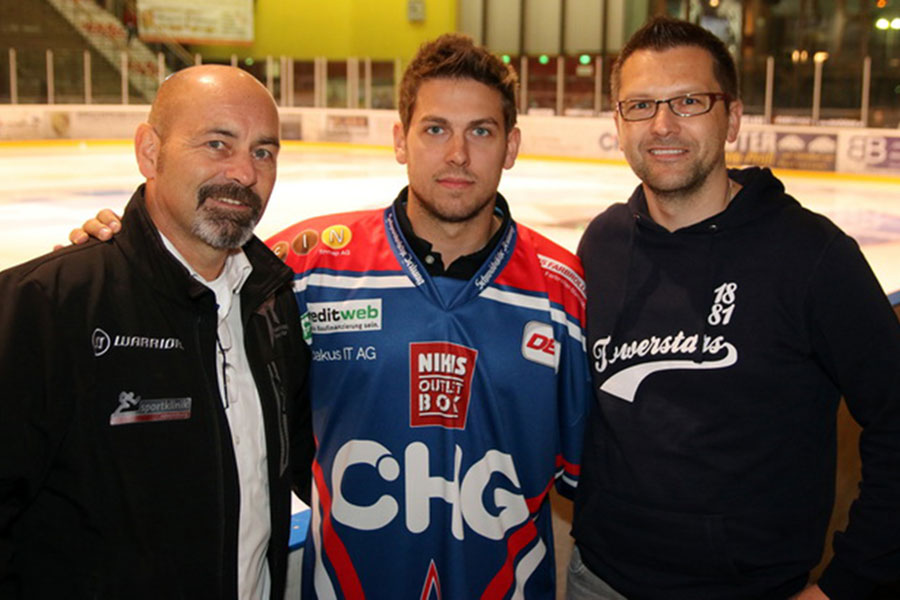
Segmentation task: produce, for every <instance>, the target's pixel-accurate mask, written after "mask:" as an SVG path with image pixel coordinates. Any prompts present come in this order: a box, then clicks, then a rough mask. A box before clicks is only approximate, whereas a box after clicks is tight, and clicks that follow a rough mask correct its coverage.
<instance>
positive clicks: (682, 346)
mask: <svg viewBox="0 0 900 600" xmlns="http://www.w3.org/2000/svg"><path fill="white" fill-rule="evenodd" d="M736 299H737V284H736V283H732V282H728V283H723V284H722V285H720V286H719V287H717V288H716V289H715V290H714V300H713V304H712V306H711V308H710V311H709V314H708V316H707V318H706V322H707V324H708V325H710V326H711V327H716V326H725V325H728V324H729V323H730V322H731V319H732V317H733V316H734V311H735V301H736ZM698 347H699V350H700V353H701V355H704V356H709V357H710V358H712V360H709V361H706V360H704V361H703V362H698V361H697V360H696V359H695V358H694V357H695V356H696V353H697V350H698ZM723 352H724V356H723V355H722V353H723ZM678 355H680V356H683V357H685V358H663V359H659V360H647V361H640V363H639V364H634V365H631V366H628V367H625V368H623V369H622V370H621V371H619V372H618V373H615V374H614V375H612V376H611V377H609V378H607V379H606V380H605V381H604V382H603V383H602V384H601V385H600V390H601V391H603V392H606V393H607V394H610V395H612V396H615V397H617V398H620V399H622V400H625V401H626V402H634V397H635V395H636V394H637V390H638V388H639V387H640V385H641V383H643V381H644V379H646V378H647V377H649V376H650V375H652V374H654V373H659V372H661V371H673V370H687V369H691V370H711V369H724V368H726V367H730V366H731V365H733V364H735V363H736V362H737V359H738V351H737V348H735V347H734V345H732V344H731V343H729V342H728V341H727V340H726V339H725V336H723V335H709V334H701V333H693V334H686V333H685V332H684V331H683V330H679V331H678V332H677V333H674V334H668V335H661V336H655V335H653V336H650V337H646V338H642V339H639V340H630V341H627V342H623V343H621V344H615V345H614V344H612V336H606V337H602V338H599V339H598V340H597V341H595V342H594V344H593V346H592V347H591V357H592V358H593V368H594V370H595V371H596V372H597V373H603V372H605V371H606V369H607V368H608V367H609V366H610V365H613V364H615V363H617V362H622V361H632V360H635V359H644V358H647V357H653V358H656V357H661V356H678Z"/></svg>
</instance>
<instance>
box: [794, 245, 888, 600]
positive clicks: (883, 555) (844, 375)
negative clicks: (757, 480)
mask: <svg viewBox="0 0 900 600" xmlns="http://www.w3.org/2000/svg"><path fill="white" fill-rule="evenodd" d="M809 302H810V315H811V319H812V323H811V326H812V339H813V343H814V349H813V351H814V353H815V356H816V358H817V359H818V360H820V361H821V364H822V366H823V369H824V370H825V371H826V372H827V373H828V375H829V377H831V378H832V381H834V382H835V384H836V385H837V386H838V388H839V389H840V391H841V393H842V394H843V395H844V399H845V401H846V402H847V407H848V408H849V410H850V413H851V414H852V415H853V418H854V419H856V421H857V422H858V423H859V424H860V425H861V426H862V428H863V431H862V435H861V437H860V455H861V457H862V482H861V484H860V494H859V497H858V498H857V499H856V501H855V502H854V503H853V505H852V506H851V508H850V522H849V525H848V527H847V529H846V531H845V532H844V533H837V534H836V535H835V539H834V550H835V555H834V559H833V560H832V562H831V563H830V564H829V565H828V567H827V568H826V570H825V572H824V574H823V575H822V578H821V579H820V581H819V585H820V587H821V588H822V590H823V591H824V592H825V593H826V594H827V595H828V596H829V598H831V600H856V599H863V598H866V597H867V596H868V595H869V593H870V592H871V591H872V590H873V589H874V588H875V587H876V585H877V584H878V583H885V582H890V581H893V580H895V579H896V578H897V577H898V576H900V324H898V321H897V318H896V315H895V314H894V312H893V310H892V309H891V307H890V304H889V303H888V301H887V299H886V297H885V295H884V293H883V291H882V289H881V287H880V286H879V284H878V281H877V280H876V279H875V276H874V274H873V273H872V270H871V269H870V268H869V265H868V264H867V263H866V261H865V259H864V258H863V256H862V254H861V252H860V250H859V247H858V246H857V245H856V242H854V241H853V240H852V239H851V238H849V237H847V236H845V235H843V234H840V235H839V236H838V237H837V238H836V239H834V240H833V242H832V243H831V244H830V246H829V247H828V249H827V250H826V252H825V254H824V256H823V260H822V261H821V263H820V264H819V265H818V266H817V268H816V271H815V273H814V275H813V280H812V287H811V296H810V298H809Z"/></svg>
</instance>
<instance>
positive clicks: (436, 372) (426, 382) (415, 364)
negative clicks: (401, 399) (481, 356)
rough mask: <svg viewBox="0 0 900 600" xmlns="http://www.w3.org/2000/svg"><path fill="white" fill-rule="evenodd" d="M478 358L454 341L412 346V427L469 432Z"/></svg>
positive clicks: (410, 414)
mask: <svg viewBox="0 0 900 600" xmlns="http://www.w3.org/2000/svg"><path fill="white" fill-rule="evenodd" d="M477 358H478V351H477V350H474V349H473V348H467V347H465V346H460V345H459V344H451V343H450V342H413V343H411V344H410V345H409V385H410V407H409V425H410V427H428V426H435V425H436V426H439V427H448V428H451V429H465V427H466V415H467V414H468V412H469V398H470V396H471V392H472V375H473V374H474V373H475V361H476V360H477Z"/></svg>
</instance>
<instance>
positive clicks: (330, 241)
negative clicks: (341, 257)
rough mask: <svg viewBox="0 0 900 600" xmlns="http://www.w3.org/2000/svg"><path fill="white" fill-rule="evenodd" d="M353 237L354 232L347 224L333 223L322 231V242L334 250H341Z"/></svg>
mask: <svg viewBox="0 0 900 600" xmlns="http://www.w3.org/2000/svg"><path fill="white" fill-rule="evenodd" d="M352 239H353V232H351V231H350V228H349V227H347V226H346V225H332V226H331V227H326V228H325V230H324V231H322V243H323V244H325V245H326V246H328V247H329V248H331V249H332V250H340V249H341V248H343V247H345V246H346V245H347V244H349V243H350V240H352Z"/></svg>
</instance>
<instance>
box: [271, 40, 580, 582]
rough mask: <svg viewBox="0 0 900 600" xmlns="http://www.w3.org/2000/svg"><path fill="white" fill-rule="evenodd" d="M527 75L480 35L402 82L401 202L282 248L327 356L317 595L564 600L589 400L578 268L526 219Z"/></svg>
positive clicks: (439, 54) (431, 58)
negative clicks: (511, 174)
mask: <svg viewBox="0 0 900 600" xmlns="http://www.w3.org/2000/svg"><path fill="white" fill-rule="evenodd" d="M515 85H516V78H515V74H514V73H513V72H512V70H511V69H509V68H508V67H507V66H506V65H504V64H503V63H502V62H501V61H500V60H499V59H498V58H497V57H494V56H492V55H491V54H490V53H488V52H487V51H485V50H484V49H483V48H480V47H478V46H475V45H474V44H473V43H472V41H471V40H469V39H468V38H465V37H463V36H459V35H445V36H442V37H440V38H438V39H437V40H435V41H433V42H431V43H428V44H425V45H423V47H422V48H421V49H420V51H419V53H418V54H417V56H416V57H415V58H414V59H413V61H412V62H411V64H410V65H409V67H408V69H407V70H406V72H405V74H404V77H403V82H402V85H401V96H400V116H401V123H399V124H397V125H396V126H395V129H394V149H395V154H396V157H397V160H398V161H399V162H400V163H402V164H405V165H407V169H408V175H409V187H407V188H405V189H404V190H402V191H401V192H400V194H399V195H398V197H397V198H396V200H395V201H394V202H393V204H392V205H391V206H389V207H387V208H386V209H382V210H373V211H362V212H358V213H347V214H341V215H329V216H325V217H319V218H314V219H310V220H308V221H305V222H302V223H298V224H297V225H294V226H293V227H290V228H288V229H286V230H285V231H283V232H281V233H279V234H277V235H276V236H274V237H273V238H272V239H271V240H269V244H270V246H271V247H272V248H273V250H274V251H275V252H276V254H278V255H279V256H281V257H282V258H283V259H284V260H285V261H286V263H287V264H288V265H289V266H291V267H292V268H293V270H294V272H295V274H296V276H295V282H294V290H295V292H296V295H297V300H298V303H299V305H300V310H301V313H302V314H303V325H304V331H305V337H306V339H307V342H308V343H309V344H310V348H311V349H312V352H313V361H314V362H313V366H312V369H311V373H310V384H311V396H312V399H313V400H312V402H313V418H314V423H313V428H314V432H315V435H316V439H317V442H318V450H317V455H316V461H315V464H314V466H313V471H314V483H313V502H312V512H313V515H312V528H311V533H310V535H309V537H308V540H307V547H306V551H305V553H304V559H305V561H306V569H305V572H304V586H305V587H306V592H307V595H309V596H310V597H313V596H314V597H319V598H336V597H342V598H361V597H369V598H445V599H448V598H458V599H469V598H478V597H483V598H509V597H525V598H552V597H554V594H555V582H554V576H555V566H554V558H553V546H552V540H553V537H552V528H551V516H550V509H549V502H548V500H547V494H548V492H549V490H550V487H551V486H552V485H553V484H554V482H555V483H556V485H557V488H558V489H559V490H560V491H561V492H562V493H563V494H565V495H569V496H570V495H571V493H572V491H573V489H574V487H575V485H576V484H577V480H578V474H579V465H578V463H579V457H580V454H581V441H582V428H583V423H584V419H585V413H586V411H587V409H588V406H589V403H590V383H589V377H588V370H587V361H586V358H585V354H584V329H583V328H584V303H585V298H584V283H583V280H582V276H581V267H580V265H579V263H578V261H577V259H576V258H575V257H574V256H573V255H572V254H570V253H569V252H567V251H566V250H564V249H562V248H561V247H559V246H557V245H556V244H554V243H553V242H550V241H549V240H547V239H546V238H544V237H542V236H540V235H539V234H537V233H535V232H534V231H531V230H529V229H528V228H526V227H523V226H521V225H518V224H517V223H515V222H514V221H513V220H512V218H511V216H510V210H509V206H508V204H507V202H506V200H505V199H504V198H503V197H502V196H501V195H500V194H498V193H497V186H498V184H499V181H500V175H501V173H502V171H503V170H504V169H506V168H510V167H512V165H513V164H514V162H515V159H516V154H517V151H518V146H519V137H520V134H519V131H518V129H517V128H516V127H515V122H516V111H515Z"/></svg>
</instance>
